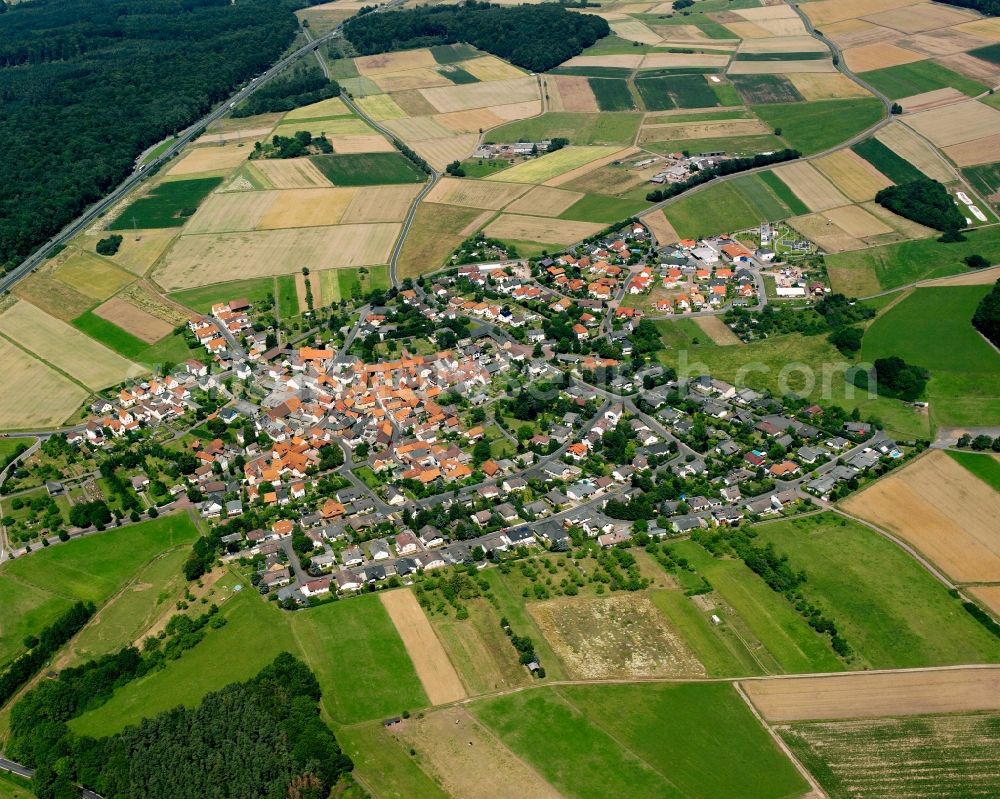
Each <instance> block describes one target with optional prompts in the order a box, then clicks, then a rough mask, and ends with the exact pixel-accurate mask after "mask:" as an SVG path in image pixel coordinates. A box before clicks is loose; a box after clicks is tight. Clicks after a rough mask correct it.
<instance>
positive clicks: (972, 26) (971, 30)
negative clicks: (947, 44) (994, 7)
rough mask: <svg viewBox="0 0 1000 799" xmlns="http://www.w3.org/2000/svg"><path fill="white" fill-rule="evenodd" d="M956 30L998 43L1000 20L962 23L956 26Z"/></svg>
mask: <svg viewBox="0 0 1000 799" xmlns="http://www.w3.org/2000/svg"><path fill="white" fill-rule="evenodd" d="M955 27H956V30H958V31H961V32H962V33H968V34H971V35H973V36H979V37H982V38H983V39H987V40H989V41H991V42H1000V19H991V18H989V17H987V18H985V19H977V20H975V21H974V22H963V23H962V24H961V25H956V26H955Z"/></svg>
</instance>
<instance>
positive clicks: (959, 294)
mask: <svg viewBox="0 0 1000 799" xmlns="http://www.w3.org/2000/svg"><path fill="white" fill-rule="evenodd" d="M988 292H989V286H948V287H944V288H921V289H916V290H915V291H914V292H913V293H911V294H910V295H909V296H908V297H906V299H904V300H902V301H901V302H899V303H897V304H896V305H894V306H893V307H892V308H890V309H889V310H888V311H886V312H885V313H884V314H882V315H881V316H880V317H879V318H878V319H876V320H875V322H873V323H872V325H871V327H869V328H868V331H867V332H866V333H865V338H864V342H863V344H862V347H861V359H862V360H863V361H865V362H868V363H871V362H872V361H873V360H874V359H875V358H884V357H887V356H889V355H898V356H900V357H901V358H902V359H903V360H905V361H906V362H907V363H915V364H917V365H918V366H922V367H923V368H925V369H927V370H928V371H929V372H930V374H931V379H930V381H929V382H928V385H927V397H928V400H929V401H930V413H931V419H932V420H933V421H934V422H935V423H936V424H938V425H945V426H951V425H955V426H961V425H975V426H984V425H987V426H988V425H997V424H1000V355H998V354H997V352H996V351H995V350H994V349H993V348H992V347H991V346H990V345H989V343H987V342H986V341H985V340H984V339H983V338H982V337H981V336H980V335H979V333H977V332H976V330H975V328H973V327H972V324H971V321H970V320H971V319H972V314H973V313H974V312H975V310H976V306H977V305H978V304H979V301H980V299H982V297H983V296H984V295H985V294H987V293H988Z"/></svg>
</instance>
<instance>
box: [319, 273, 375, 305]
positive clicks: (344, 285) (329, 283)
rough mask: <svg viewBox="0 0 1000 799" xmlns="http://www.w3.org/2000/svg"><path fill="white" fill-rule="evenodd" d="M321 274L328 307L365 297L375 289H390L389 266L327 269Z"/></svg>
mask: <svg viewBox="0 0 1000 799" xmlns="http://www.w3.org/2000/svg"><path fill="white" fill-rule="evenodd" d="M319 274H320V280H321V281H322V286H323V302H325V303H326V304H327V305H329V304H330V303H333V302H339V301H340V300H342V299H343V300H348V299H350V298H351V297H354V296H364V295H365V294H367V293H368V292H370V291H372V290H374V289H387V288H389V267H388V266H362V267H358V268H356V269H326V270H324V271H323V272H320V273H319Z"/></svg>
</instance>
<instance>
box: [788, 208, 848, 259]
mask: <svg viewBox="0 0 1000 799" xmlns="http://www.w3.org/2000/svg"><path fill="white" fill-rule="evenodd" d="M788 224H789V225H791V226H792V227H793V228H795V229H796V230H797V231H799V233H801V234H802V235H803V236H805V237H806V238H807V239H809V241H812V242H815V243H816V244H817V245H819V246H820V247H821V248H822V249H824V250H826V251H827V252H847V251H848V250H860V249H862V248H863V247H864V246H865V243H864V242H863V241H861V240H860V239H858V238H856V237H854V236H851V235H850V234H849V233H848V232H847V231H846V230H844V229H842V228H841V227H839V226H837V225H835V224H834V223H833V222H831V221H830V220H829V219H827V218H826V217H825V216H824V215H823V214H806V215H805V216H796V217H792V218H791V219H789V220H788Z"/></svg>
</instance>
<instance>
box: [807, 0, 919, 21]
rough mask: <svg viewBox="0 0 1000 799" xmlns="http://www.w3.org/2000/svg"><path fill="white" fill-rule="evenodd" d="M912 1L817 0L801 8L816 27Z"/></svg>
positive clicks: (911, 0) (908, 3) (901, 5)
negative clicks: (817, 0)
mask: <svg viewBox="0 0 1000 799" xmlns="http://www.w3.org/2000/svg"><path fill="white" fill-rule="evenodd" d="M912 3H913V0H819V2H816V3H806V4H804V5H803V7H802V10H803V11H805V13H806V14H807V15H808V17H809V19H810V20H811V21H812V23H813V24H814V25H815V26H816V27H823V26H825V25H828V24H829V23H831V22H840V21H841V20H845V19H847V20H853V19H856V18H858V17H863V16H868V15H871V14H876V13H878V12H880V11H888V10H890V9H893V8H902V7H903V6H908V5H911V4H912Z"/></svg>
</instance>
